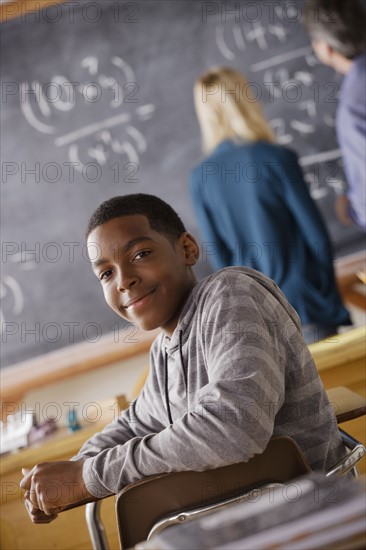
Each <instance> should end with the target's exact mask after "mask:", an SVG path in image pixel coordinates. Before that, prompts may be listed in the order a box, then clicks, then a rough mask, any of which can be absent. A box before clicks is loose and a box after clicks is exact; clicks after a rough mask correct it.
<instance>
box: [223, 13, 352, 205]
mask: <svg viewBox="0 0 366 550" xmlns="http://www.w3.org/2000/svg"><path fill="white" fill-rule="evenodd" d="M250 6H252V3H249V4H248V6H247V7H248V9H249V7H250ZM283 7H284V6H283V5H281V4H278V5H274V6H273V10H272V12H271V13H272V17H271V18H270V21H269V22H268V21H264V20H250V19H249V18H247V19H246V20H245V18H244V20H243V21H239V20H238V19H239V18H236V19H237V20H236V21H233V20H229V21H226V19H225V22H223V21H221V22H218V23H216V26H215V27H214V29H213V33H214V37H215V43H216V47H217V50H218V52H219V53H220V54H221V56H222V58H223V59H224V60H225V61H229V62H240V61H241V60H242V62H243V63H245V60H246V59H251V58H252V55H251V54H252V53H253V51H256V52H260V53H261V56H262V55H266V57H265V58H264V59H262V60H260V61H256V62H252V63H251V64H250V65H249V66H248V67H247V69H244V72H245V73H246V76H247V77H248V79H249V80H250V82H249V85H250V88H251V96H252V97H253V96H254V98H255V99H257V100H259V101H261V102H262V103H263V105H264V110H265V112H266V116H267V118H268V120H269V124H270V126H271V128H272V130H273V132H274V134H275V136H276V141H277V143H279V144H280V145H284V146H292V147H294V148H295V149H296V148H297V150H298V151H301V150H303V149H307V146H306V144H307V143H309V142H311V141H314V140H315V139H316V138H318V137H319V133H320V134H321V133H322V132H323V133H324V131H325V132H326V131H327V129H329V132H330V133H331V135H332V136H335V124H336V122H335V111H336V105H337V103H338V99H339V85H338V84H337V83H336V82H326V83H323V84H321V83H319V82H318V80H317V79H316V77H315V75H314V71H315V70H316V69H317V68H318V66H319V65H320V61H319V60H318V59H317V58H316V56H315V54H314V52H313V49H312V47H311V45H310V44H307V45H303V46H301V47H297V48H288V47H286V43H291V41H292V35H293V34H294V33H297V32H298V24H299V23H298V17H297V7H296V5H295V4H294V5H293V6H292V5H291V4H286V10H285V11H284V9H283ZM292 8H293V11H294V13H293V14H292V13H291V9H292ZM295 22H296V24H293V23H295ZM282 45H283V46H284V47H283V48H281V46H282ZM279 49H280V52H281V50H283V51H282V53H275V54H271V52H273V51H274V52H275V51H276V50H277V52H278V50H279ZM268 54H269V55H268ZM293 61H295V63H291V62H293ZM227 92H228V93H230V91H227ZM231 93H232V92H231ZM245 93H247V92H244V91H243V95H244V94H245ZM274 113H275V115H274ZM325 141H326V140H325ZM334 141H335V138H334ZM323 147H324V146H323ZM340 157H341V154H340V151H339V149H336V148H334V149H330V150H328V151H321V152H320V153H318V154H313V155H307V156H303V157H302V156H301V154H300V162H301V164H302V166H303V169H304V173H305V179H306V181H307V182H308V184H309V189H310V193H311V195H312V197H313V198H314V199H321V198H322V197H325V196H326V195H327V194H329V193H330V192H335V193H338V192H340V191H341V190H342V189H343V188H344V175H343V171H342V163H341V159H340ZM332 162H333V165H331V163H332ZM319 163H324V166H323V168H322V169H320V168H319ZM321 172H322V174H321ZM324 172H325V175H324Z"/></svg>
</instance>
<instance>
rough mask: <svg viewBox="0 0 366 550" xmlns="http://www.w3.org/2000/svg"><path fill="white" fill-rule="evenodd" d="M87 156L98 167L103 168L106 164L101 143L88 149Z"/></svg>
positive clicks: (105, 156)
mask: <svg viewBox="0 0 366 550" xmlns="http://www.w3.org/2000/svg"><path fill="white" fill-rule="evenodd" d="M88 155H89V157H90V158H92V159H94V160H95V161H96V162H97V163H98V164H99V165H100V166H104V165H105V163H106V162H107V155H106V154H105V150H104V147H103V144H102V143H98V144H97V145H96V146H95V147H90V148H89V149H88Z"/></svg>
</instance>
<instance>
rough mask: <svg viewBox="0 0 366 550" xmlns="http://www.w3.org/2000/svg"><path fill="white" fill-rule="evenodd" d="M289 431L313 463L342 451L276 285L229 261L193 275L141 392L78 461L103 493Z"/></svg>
mask: <svg viewBox="0 0 366 550" xmlns="http://www.w3.org/2000/svg"><path fill="white" fill-rule="evenodd" d="M272 435H287V436H290V437H292V438H293V439H294V440H295V441H296V442H297V443H298V445H299V446H300V448H301V449H302V451H303V453H304V455H305V457H306V459H307V460H308V462H309V464H310V465H311V467H312V468H313V469H315V470H326V469H327V468H329V467H331V466H333V465H334V464H335V463H336V462H338V460H340V459H341V458H343V456H344V454H345V451H344V447H343V445H342V442H341V439H340V436H339V432H338V428H337V424H336V420H335V416H334V413H333V410H332V407H331V405H330V403H329V401H328V399H327V396H326V393H325V391H324V388H323V385H322V383H321V381H320V379H319V376H318V373H317V370H316V367H315V365H314V362H313V359H312V356H311V354H310V352H309V350H308V348H307V346H306V345H305V343H304V340H303V338H302V335H301V329H300V323H299V318H298V316H297V314H296V313H295V311H294V310H293V308H292V307H291V306H290V305H289V303H288V302H287V300H286V298H285V297H284V295H283V294H282V292H281V291H280V290H279V288H278V287H277V285H276V284H275V283H274V282H273V281H271V280H270V279H268V278H267V277H265V276H263V275H262V274H260V273H258V272H257V271H254V270H252V269H248V268H242V267H229V268H226V269H223V270H221V271H219V272H217V273H215V274H213V275H211V276H209V277H207V278H206V279H204V280H203V281H201V282H200V283H198V284H197V285H196V286H195V287H194V289H193V291H192V292H191V294H190V296H189V297H188V299H187V302H186V304H185V306H184V308H183V311H182V313H181V315H180V318H179V321H178V325H177V327H176V329H175V331H174V333H173V335H172V337H171V339H169V338H168V337H167V336H164V335H163V334H160V335H159V336H158V337H157V338H156V340H155V341H154V343H153V345H152V348H151V368H150V372H149V376H148V379H147V381H146V383H145V386H144V388H143V390H142V392H141V394H140V396H139V397H138V398H137V399H136V400H135V401H133V402H132V403H131V405H130V406H129V408H128V409H127V410H126V411H124V412H123V414H122V415H121V416H120V417H119V418H118V419H117V420H116V421H114V422H112V423H111V424H109V425H108V426H106V427H105V428H104V430H103V431H102V432H100V433H98V434H96V435H94V436H93V437H92V438H91V439H89V440H88V441H87V442H86V443H85V444H84V445H83V447H82V448H81V449H80V452H79V454H78V455H77V456H76V457H74V460H75V459H81V458H83V459H86V460H85V462H84V465H83V479H84V482H85V484H86V487H87V489H88V491H89V492H90V493H91V494H93V495H95V496H97V497H103V496H106V495H108V494H111V493H117V492H118V491H120V490H121V489H122V488H123V487H124V486H126V485H127V484H128V483H131V482H133V481H136V480H138V479H141V478H143V477H146V476H150V475H153V474H160V473H164V472H178V471H183V470H196V471H201V470H208V469H211V468H217V467H220V466H224V465H228V464H232V463H236V462H242V461H244V462H245V461H248V460H249V459H251V458H252V457H253V456H254V455H256V454H259V453H262V452H263V450H264V449H265V448H266V446H267V444H268V441H269V439H270V438H271V436H272Z"/></svg>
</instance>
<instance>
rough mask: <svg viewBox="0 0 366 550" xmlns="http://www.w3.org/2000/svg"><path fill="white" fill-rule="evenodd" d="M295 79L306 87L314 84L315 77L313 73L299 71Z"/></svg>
mask: <svg viewBox="0 0 366 550" xmlns="http://www.w3.org/2000/svg"><path fill="white" fill-rule="evenodd" d="M294 79H295V80H298V81H299V82H301V83H302V84H304V85H305V86H310V84H312V83H313V80H314V76H313V75H312V74H311V73H308V72H307V71H297V72H296V73H295V74H294Z"/></svg>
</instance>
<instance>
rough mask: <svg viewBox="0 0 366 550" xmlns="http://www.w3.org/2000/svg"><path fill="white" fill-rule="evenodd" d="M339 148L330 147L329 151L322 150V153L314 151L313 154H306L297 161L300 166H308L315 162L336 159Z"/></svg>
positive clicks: (339, 155)
mask: <svg viewBox="0 0 366 550" xmlns="http://www.w3.org/2000/svg"><path fill="white" fill-rule="evenodd" d="M341 156H342V155H341V150H340V149H332V150H331V151H324V152H323V153H316V154H314V155H307V156H306V157H301V158H300V159H299V162H300V164H301V166H309V165H311V164H315V163H317V162H326V161H328V160H336V159H339V158H340V157H341Z"/></svg>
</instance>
